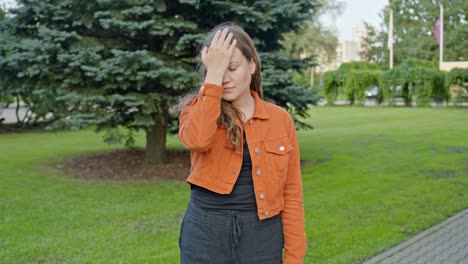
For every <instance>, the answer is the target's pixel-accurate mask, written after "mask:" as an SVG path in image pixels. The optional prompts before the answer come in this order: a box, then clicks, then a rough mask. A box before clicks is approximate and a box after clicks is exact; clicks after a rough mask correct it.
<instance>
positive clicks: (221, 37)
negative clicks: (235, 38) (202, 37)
mask: <svg viewBox="0 0 468 264" xmlns="http://www.w3.org/2000/svg"><path fill="white" fill-rule="evenodd" d="M228 32H229V30H228V29H227V28H225V29H223V31H222V32H221V35H220V36H219V39H218V43H217V46H224V45H223V44H224V41H225V39H226V35H227V33H228Z"/></svg>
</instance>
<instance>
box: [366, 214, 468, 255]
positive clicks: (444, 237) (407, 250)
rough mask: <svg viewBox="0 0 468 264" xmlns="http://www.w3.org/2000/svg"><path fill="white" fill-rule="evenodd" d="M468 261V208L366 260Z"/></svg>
mask: <svg viewBox="0 0 468 264" xmlns="http://www.w3.org/2000/svg"><path fill="white" fill-rule="evenodd" d="M422 263H427V264H442V263H443V264H468V209H465V210H463V211H461V212H460V213H458V214H456V215H454V216H452V217H450V218H449V219H447V220H446V221H444V222H442V223H440V224H438V225H436V226H433V227H431V228H429V229H427V230H425V231H424V232H422V233H421V234H419V235H417V236H415V237H413V238H411V239H410V240H408V241H406V242H404V243H403V244H401V245H399V246H396V247H394V248H392V249H390V250H389V251H387V252H384V253H382V254H380V255H378V256H376V257H374V258H372V259H370V260H369V261H366V262H364V263H363V264H422Z"/></svg>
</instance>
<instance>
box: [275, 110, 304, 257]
mask: <svg viewBox="0 0 468 264" xmlns="http://www.w3.org/2000/svg"><path fill="white" fill-rule="evenodd" d="M289 120H290V122H289V123H290V125H289V132H288V134H289V140H290V143H291V145H292V147H293V149H292V151H291V153H290V156H289V165H288V176H287V180H286V185H285V187H284V194H283V195H284V209H283V211H282V212H281V218H282V220H283V234H284V249H285V255H284V259H283V264H299V263H300V264H302V263H303V261H304V260H303V259H304V256H305V254H306V249H307V240H306V234H305V223H304V200H303V193H302V178H301V167H300V154H299V143H298V140H297V133H296V128H295V127H294V121H293V120H292V118H290V119H289Z"/></svg>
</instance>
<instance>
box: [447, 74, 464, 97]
mask: <svg viewBox="0 0 468 264" xmlns="http://www.w3.org/2000/svg"><path fill="white" fill-rule="evenodd" d="M467 82H468V69H462V68H454V69H452V70H451V71H449V72H448V73H447V83H448V84H449V85H460V86H464V85H465V83H467ZM464 87H465V89H467V92H468V87H467V86H464Z"/></svg>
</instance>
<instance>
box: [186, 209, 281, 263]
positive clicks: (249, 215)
mask: <svg viewBox="0 0 468 264" xmlns="http://www.w3.org/2000/svg"><path fill="white" fill-rule="evenodd" d="M283 245H284V239H283V223H282V221H281V217H280V216H279V215H276V216H274V217H272V218H269V219H265V220H263V221H260V220H259V219H258V216H257V213H256V212H242V211H234V210H203V209H202V208H201V207H200V206H198V205H197V204H196V203H194V202H193V201H190V202H189V204H188V207H187V210H186V212H185V216H184V219H183V221H182V225H181V228H180V236H179V247H180V263H181V264H211V263H212V264H280V263H282V252H283Z"/></svg>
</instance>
